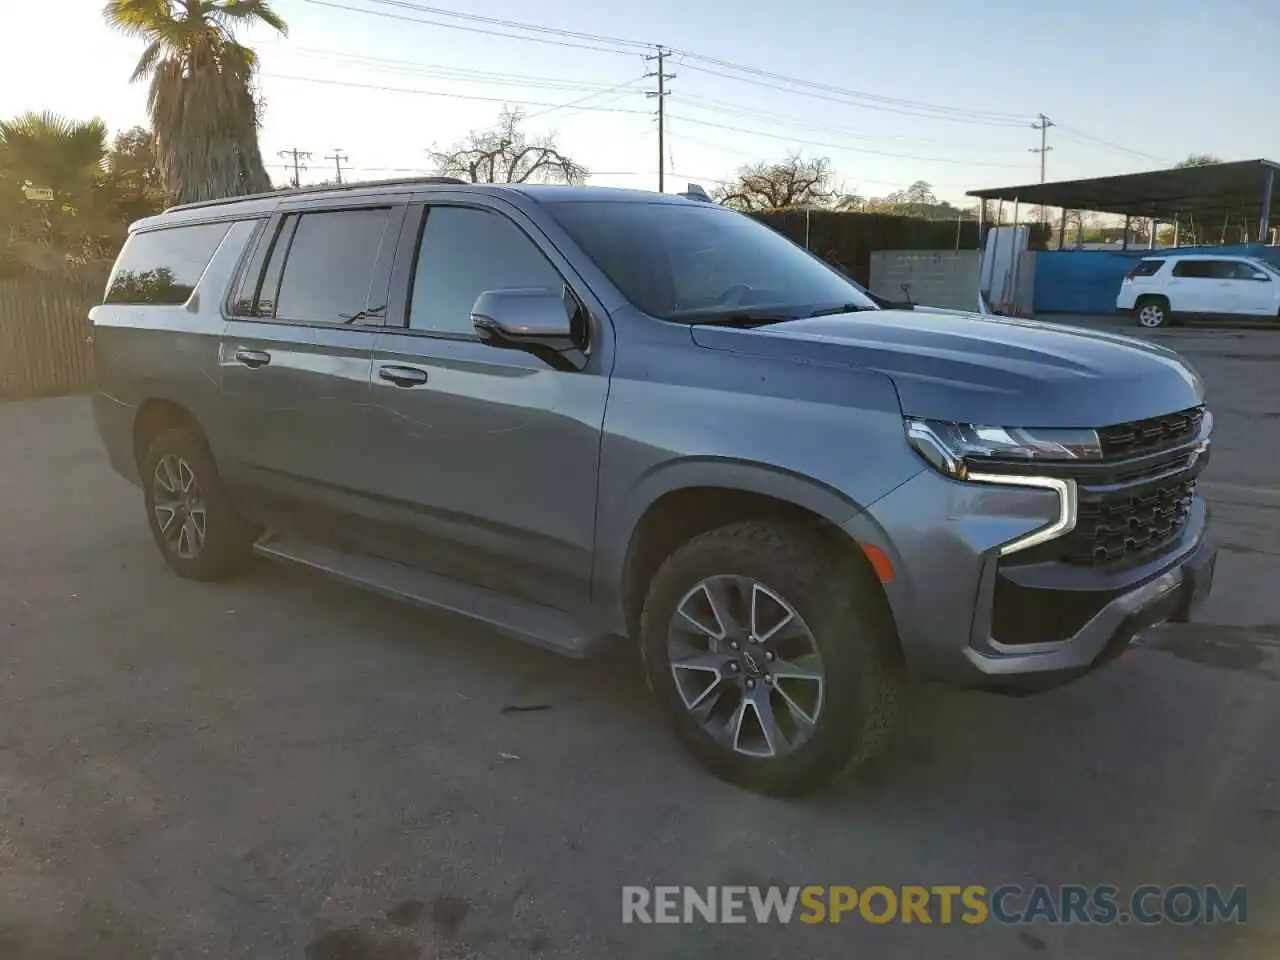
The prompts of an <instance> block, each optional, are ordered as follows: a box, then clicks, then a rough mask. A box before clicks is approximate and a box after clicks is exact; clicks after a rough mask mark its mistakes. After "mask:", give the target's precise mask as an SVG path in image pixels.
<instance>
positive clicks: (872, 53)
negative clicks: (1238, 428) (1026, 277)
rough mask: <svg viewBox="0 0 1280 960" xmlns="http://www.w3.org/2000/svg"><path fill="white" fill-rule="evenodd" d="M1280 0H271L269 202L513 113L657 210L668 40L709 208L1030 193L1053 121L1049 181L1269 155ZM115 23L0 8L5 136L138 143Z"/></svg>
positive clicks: (128, 59) (693, 171)
mask: <svg viewBox="0 0 1280 960" xmlns="http://www.w3.org/2000/svg"><path fill="white" fill-rule="evenodd" d="M1274 3H1275V0H1230V2H1226V3H1217V4H1205V3H1203V2H1201V0H1163V2H1154V0H1110V2H1106V3H1104V2H1103V0H1075V2H1064V3H1057V4H1054V3H1046V2H1043V0H898V2H893V3H876V4H866V3H857V2H850V0H808V2H803V3H793V4H790V5H788V4H781V5H779V4H767V5H766V4H765V3H763V2H762V0H701V2H700V3H698V4H692V3H688V2H687V0H644V2H635V0H631V2H626V3H618V2H601V3H595V4H580V3H575V2H571V0H541V2H540V3H538V4H527V3H518V2H516V0H467V2H465V3H464V2H462V0H421V2H419V0H275V2H274V3H273V6H274V8H275V9H276V11H277V12H278V13H280V14H281V15H282V16H283V17H284V18H285V20H286V21H287V22H288V24H289V33H288V36H287V37H280V36H278V35H275V34H274V33H273V32H272V31H270V30H255V31H252V32H246V33H244V34H243V35H242V36H241V40H242V41H243V42H246V43H248V44H250V45H251V46H253V47H254V48H255V49H256V50H257V51H258V52H259V54H260V57H261V77H260V87H261V90H260V92H261V96H262V98H263V109H264V113H263V126H262V131H261V145H262V150H263V154H264V156H265V158H266V160H267V162H268V163H269V164H271V165H272V166H270V168H269V169H270V171H271V174H272V176H273V178H274V179H276V180H277V182H279V183H284V182H285V181H286V180H287V178H288V177H289V176H290V174H291V169H290V168H289V167H288V166H287V163H286V159H284V158H282V157H281V155H280V154H281V152H282V151H287V150H290V149H293V148H297V149H299V150H302V151H306V152H309V153H310V154H311V157H310V159H309V160H306V161H305V163H306V165H307V169H306V170H305V171H303V172H302V176H301V179H302V181H303V183H307V182H319V181H320V180H324V179H326V178H330V177H332V176H333V174H334V164H335V162H334V160H332V159H327V158H330V157H332V156H333V155H335V154H340V155H342V156H343V157H344V158H345V159H343V160H342V164H343V169H344V173H345V174H346V176H347V177H348V178H352V177H355V178H360V179H378V178H385V177H395V176H409V175H412V174H415V173H431V172H433V171H432V161H431V159H430V157H429V151H430V150H431V149H432V148H433V147H435V148H437V149H447V148H448V147H450V146H452V145H453V144H455V143H457V142H458V141H459V140H461V139H462V138H464V137H465V136H466V134H467V133H468V131H470V130H480V129H484V128H486V127H488V126H490V125H492V123H493V121H494V120H495V118H496V116H497V113H498V111H499V110H500V109H501V107H502V105H503V104H509V105H511V106H513V107H516V106H518V107H520V108H521V109H522V110H523V111H524V112H525V114H526V115H527V119H526V121H525V129H526V130H527V132H528V133H530V134H532V135H541V134H554V135H555V137H556V140H557V143H558V145H559V147H560V148H561V150H562V151H563V152H564V153H566V154H567V155H569V156H570V157H572V158H573V159H575V160H577V161H578V162H580V163H582V164H584V165H586V166H587V168H588V169H589V170H591V171H592V176H591V180H590V182H591V183H593V184H602V185H606V186H631V187H640V188H643V189H656V187H657V169H658V138H657V121H656V118H655V115H654V114H655V107H656V101H655V99H654V98H652V97H646V95H645V91H646V90H652V89H654V87H653V84H654V80H653V78H648V79H645V78H644V76H643V75H644V74H645V73H646V72H652V71H653V70H654V69H655V66H656V65H655V64H654V63H653V62H652V61H649V60H646V59H645V57H646V55H651V54H652V53H653V47H646V46H645V45H646V44H663V45H664V46H666V47H667V48H669V49H671V50H672V51H673V53H672V54H671V55H670V57H669V58H668V59H667V61H666V63H667V66H666V71H667V72H668V73H671V74H674V77H673V78H672V79H670V80H669V81H667V86H668V90H669V96H668V97H667V98H666V101H665V102H666V109H667V115H668V122H667V129H666V151H665V152H666V153H667V157H666V169H667V180H666V187H667V190H668V191H673V190H682V189H683V188H684V186H685V184H686V183H690V182H695V183H699V184H701V185H703V186H704V187H706V188H707V189H708V190H711V189H713V188H714V187H715V186H716V185H717V184H718V183H720V182H722V181H725V180H728V179H730V178H731V177H732V176H733V175H734V172H735V171H736V170H737V169H738V168H739V167H741V166H742V165H743V164H745V163H750V162H752V161H756V160H766V161H767V160H774V159H778V158H781V157H783V156H785V155H787V154H789V153H793V152H798V153H800V154H802V155H803V156H806V157H826V158H829V160H830V161H831V164H832V166H833V168H834V170H835V174H836V177H835V179H836V181H837V183H838V185H840V186H841V187H842V189H843V190H845V191H846V192H851V193H857V194H859V195H861V196H883V195H885V194H888V193H890V192H892V191H894V190H900V189H902V188H903V187H906V186H908V185H909V184H911V183H913V182H915V181H917V180H925V181H927V182H928V183H930V184H931V185H932V186H933V187H934V190H935V192H936V193H937V195H938V196H939V197H940V198H941V199H947V200H951V201H953V202H961V201H962V199H963V195H964V193H965V191H967V190H972V189H977V188H982V187H994V186H1004V185H1013V184H1021V183H1031V182H1035V181H1037V180H1038V179H1039V177H1040V168H1039V164H1040V156H1039V154H1038V153H1036V152H1034V148H1036V147H1038V146H1039V144H1040V134H1039V132H1038V131H1037V130H1034V129H1032V123H1033V122H1035V121H1036V118H1037V116H1038V115H1040V114H1044V115H1045V116H1047V117H1049V118H1050V119H1051V120H1052V121H1053V123H1054V126H1052V127H1050V128H1049V130H1048V143H1049V145H1050V146H1051V147H1052V149H1051V151H1050V152H1049V153H1048V155H1047V166H1048V179H1049V180H1061V179H1072V178H1077V177H1091V176H1105V175H1108V174H1116V173H1129V172H1135V171H1139V170H1150V169H1158V168H1161V167H1166V166H1171V165H1172V164H1173V163H1175V162H1177V161H1178V160H1180V159H1182V158H1183V157H1185V156H1186V155H1187V154H1189V153H1193V152H1195V153H1199V152H1208V153H1213V154H1216V155H1218V156H1220V157H1221V158H1223V159H1225V160H1239V159H1248V158H1257V157H1269V158H1272V159H1280V123H1277V122H1276V120H1275V117H1274V115H1273V112H1272V111H1270V109H1269V107H1267V106H1266V104H1267V103H1268V100H1267V98H1265V97H1264V98H1262V99H1261V100H1260V101H1253V102H1255V103H1258V104H1260V109H1254V108H1253V107H1251V106H1250V103H1251V100H1250V96H1249V93H1248V91H1249V89H1250V86H1251V85H1252V84H1255V83H1256V82H1257V80H1258V79H1259V78H1261V77H1265V76H1266V75H1268V73H1269V71H1270V70H1271V67H1272V65H1273V63H1274V51H1275V50H1276V49H1278V48H1280V15H1277V13H1276V9H1275V7H1274ZM101 9H102V3H101V2H100V0H43V2H42V3H40V4H33V3H32V4H27V3H12V2H11V3H6V4H4V5H3V9H0V49H3V52H4V55H3V56H0V117H9V116H13V115H16V114H19V113H23V112H25V111H28V110H36V111H39V110H52V111H54V112H57V113H60V114H63V115H65V116H68V117H72V118H77V119H88V118H90V117H95V116H96V117H101V118H102V119H103V120H104V121H105V122H106V123H107V125H108V127H109V128H110V129H111V130H112V132H116V131H119V130H123V129H126V128H128V127H130V126H133V125H135V124H145V123H146V122H147V117H146V86H145V82H144V83H130V82H129V75H130V73H131V72H132V69H133V65H134V63H135V62H136V59H137V56H138V54H139V53H140V51H141V47H142V43H141V41H139V40H136V39H133V38H129V37H124V36H121V35H119V34H117V33H114V32H112V31H111V30H110V29H109V28H108V27H107V26H106V25H105V23H104V22H103V20H102V16H101ZM451 12H452V13H466V14H468V15H470V16H472V17H481V18H488V20H487V21H477V20H474V19H472V20H467V19H459V18H456V17H450V16H448V15H447V14H448V13H451ZM493 21H515V22H518V23H521V24H535V25H539V26H544V27H548V28H553V29H555V30H560V31H574V32H577V33H580V34H588V35H591V36H590V37H578V38H573V37H566V36H565V35H564V34H563V33H537V32H533V31H530V30H529V29H527V28H526V27H523V26H504V25H502V24H499V23H494V22H493ZM461 28H465V29H461ZM497 34H507V36H500V35H497ZM537 37H540V38H541V40H537V39H532V38H537ZM55 38H56V42H54V40H55ZM761 71H763V72H764V74H771V75H773V76H763V75H762V74H761ZM779 78H782V79H779ZM970 202H971V201H970Z"/></svg>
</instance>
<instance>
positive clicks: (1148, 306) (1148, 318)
mask: <svg viewBox="0 0 1280 960" xmlns="http://www.w3.org/2000/svg"><path fill="white" fill-rule="evenodd" d="M1138 323H1140V324H1142V325H1143V326H1144V327H1158V326H1160V324H1162V323H1164V309H1163V308H1161V307H1160V306H1158V305H1157V304H1154V303H1145V304H1143V305H1142V309H1141V310H1139V311H1138Z"/></svg>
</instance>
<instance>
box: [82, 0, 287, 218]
mask: <svg viewBox="0 0 1280 960" xmlns="http://www.w3.org/2000/svg"><path fill="white" fill-rule="evenodd" d="M103 15H104V16H105V17H106V20H107V22H108V23H109V24H110V25H111V26H113V27H115V28H117V29H118V30H121V31H122V32H124V33H127V34H129V35H131V36H136V37H141V38H143V39H145V40H146V41H147V46H146V48H145V49H144V50H143V51H142V56H141V57H140V58H139V59H138V65H137V66H136V67H135V68H134V71H133V76H132V77H131V78H130V79H131V80H133V81H138V80H141V79H143V78H144V77H150V78H151V89H150V91H149V93H148V96H147V109H148V111H149V112H150V114H151V127H152V129H153V130H154V131H155V134H156V160H157V162H158V165H159V167H160V173H161V176H162V177H163V178H164V184H165V187H166V188H167V190H168V191H169V193H170V194H171V195H172V196H173V197H174V198H175V199H177V200H179V201H193V200H212V199H216V198H218V197H227V196H234V195H238V194H245V193H256V192H260V191H265V190H270V189H271V179H270V178H269V177H268V176H267V171H266V167H265V166H264V165H263V162H262V153H261V151H260V150H259V149H258V124H259V119H260V117H259V104H258V100H257V98H256V97H255V96H254V92H253V79H254V70H255V69H256V68H257V65H258V57H257V54H255V53H254V52H253V51H252V50H250V49H249V48H248V47H246V46H243V45H242V44H240V43H237V42H236V39H235V35H234V30H235V29H236V28H237V27H240V26H248V25H251V24H253V23H257V22H261V23H265V24H267V25H268V26H270V27H273V28H275V29H276V30H279V31H280V32H281V33H286V32H287V31H288V28H287V26H286V25H285V22H284V21H283V20H282V19H281V18H280V17H279V16H278V15H277V14H276V13H275V11H273V10H272V9H271V7H270V6H268V5H267V3H266V0H108V2H107V5H106V9H105V10H104V11H103Z"/></svg>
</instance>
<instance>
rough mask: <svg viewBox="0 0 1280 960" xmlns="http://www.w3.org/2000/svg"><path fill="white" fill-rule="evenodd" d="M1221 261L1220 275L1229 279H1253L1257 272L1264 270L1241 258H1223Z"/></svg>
mask: <svg viewBox="0 0 1280 960" xmlns="http://www.w3.org/2000/svg"><path fill="white" fill-rule="evenodd" d="M1221 263H1222V267H1223V270H1222V276H1223V277H1224V278H1226V279H1230V280H1253V278H1254V277H1256V276H1257V275H1258V274H1260V273H1263V272H1264V271H1263V269H1262V268H1261V267H1259V266H1257V265H1255V264H1252V263H1246V262H1245V261H1243V260H1223V261H1221Z"/></svg>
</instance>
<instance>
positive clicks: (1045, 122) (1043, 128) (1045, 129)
mask: <svg viewBox="0 0 1280 960" xmlns="http://www.w3.org/2000/svg"><path fill="white" fill-rule="evenodd" d="M1036 117H1037V118H1038V119H1037V120H1036V122H1035V123H1033V124H1032V125H1031V129H1032V130H1039V131H1040V146H1039V147H1031V148H1030V149H1029V150H1028V153H1038V154H1040V182H1041V183H1044V173H1045V161H1046V160H1047V159H1048V158H1049V151H1050V150H1052V149H1053V147H1051V146H1049V144H1048V143H1047V141H1048V139H1049V128H1050V127H1054V126H1057V124H1055V123H1054V122H1053V121H1052V120H1050V119H1049V118H1048V117H1046V116H1045V115H1044V114H1043V113H1038V114H1036Z"/></svg>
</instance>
